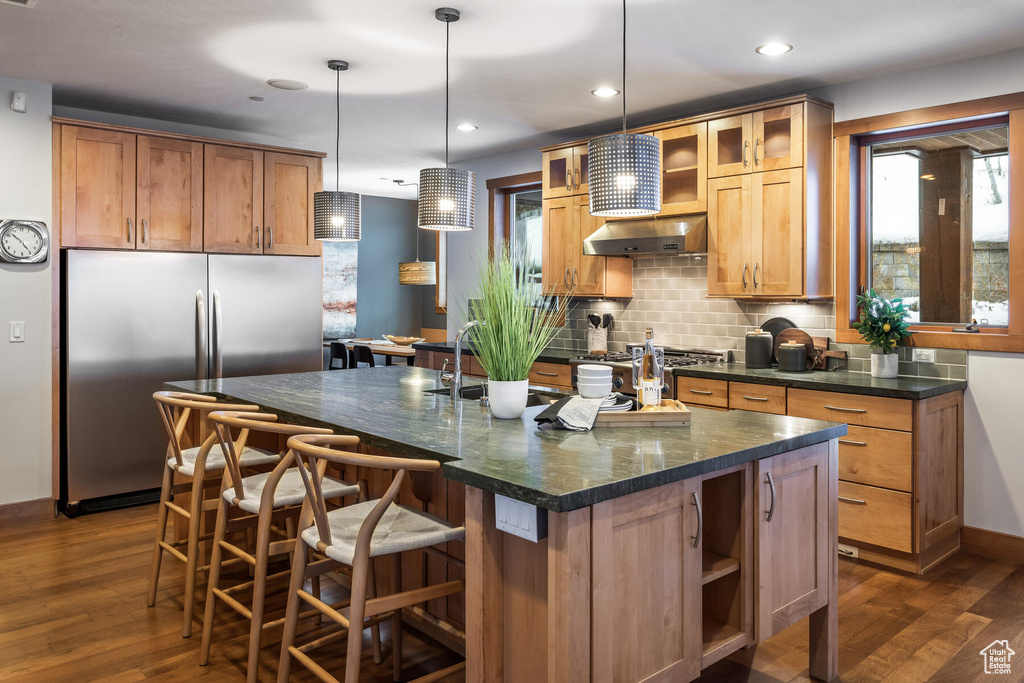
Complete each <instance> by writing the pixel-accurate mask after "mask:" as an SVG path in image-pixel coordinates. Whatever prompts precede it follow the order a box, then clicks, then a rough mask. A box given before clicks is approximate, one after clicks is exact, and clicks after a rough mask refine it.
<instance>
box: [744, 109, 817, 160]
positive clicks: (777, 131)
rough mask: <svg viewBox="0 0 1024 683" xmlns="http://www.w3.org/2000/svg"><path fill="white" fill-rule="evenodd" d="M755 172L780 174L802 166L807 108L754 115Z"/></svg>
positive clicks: (778, 110) (771, 110)
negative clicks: (781, 171) (782, 170)
mask: <svg viewBox="0 0 1024 683" xmlns="http://www.w3.org/2000/svg"><path fill="white" fill-rule="evenodd" d="M753 124H754V128H753V135H754V169H753V170H755V171H777V170H780V169H783V168H796V167H798V166H803V165H804V161H803V155H804V145H803V141H804V105H803V103H802V102H801V103H800V104H791V105H788V106H785V107H775V108H774V109H765V110H764V111H755V112H754V121H753Z"/></svg>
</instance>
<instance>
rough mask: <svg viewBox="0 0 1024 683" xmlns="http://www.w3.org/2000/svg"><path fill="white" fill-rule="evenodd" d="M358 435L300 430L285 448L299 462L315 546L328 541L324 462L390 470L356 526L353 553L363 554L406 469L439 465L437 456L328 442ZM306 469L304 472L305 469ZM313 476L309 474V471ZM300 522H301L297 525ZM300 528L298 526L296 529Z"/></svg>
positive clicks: (424, 469) (349, 442)
mask: <svg viewBox="0 0 1024 683" xmlns="http://www.w3.org/2000/svg"><path fill="white" fill-rule="evenodd" d="M358 443H359V439H358V438H356V437H354V436H341V435H331V436H318V435H315V434H304V435H301V436H293V437H291V438H290V439H288V448H289V449H290V450H291V452H293V453H294V454H295V457H296V458H298V460H299V462H300V464H301V465H302V466H301V467H300V468H299V472H300V473H301V475H302V483H303V484H304V485H305V486H306V502H307V503H308V504H309V506H310V508H311V510H312V515H313V521H314V523H315V524H316V528H317V533H318V534H319V536H320V542H319V543H318V544H317V549H318V550H321V551H322V550H323V549H324V548H326V547H327V546H329V545H331V525H330V522H329V521H328V519H327V503H326V501H325V500H324V496H323V491H322V487H321V485H320V482H321V480H322V479H323V471H324V469H325V467H326V464H327V463H328V462H330V463H334V464H336V465H353V466H355V467H370V468H374V469H382V470H384V469H386V470H394V471H395V477H394V479H393V480H392V482H391V486H389V487H388V490H387V491H386V492H385V493H384V495H383V496H382V497H381V499H380V500H379V501H377V505H375V506H374V508H373V510H372V511H371V512H370V514H369V515H367V516H366V518H365V519H364V520H363V524H362V526H360V527H359V535H358V536H357V538H356V552H355V555H356V557H357V558H358V557H366V556H367V555H368V554H369V551H370V539H372V538H373V532H374V530H376V528H377V524H378V522H380V519H381V517H383V516H384V513H385V512H386V511H387V509H388V507H389V506H390V505H391V503H393V502H394V500H395V498H396V497H397V496H398V491H399V489H401V488H402V482H403V481H404V480H405V477H406V472H407V471H410V470H411V471H413V472H433V471H434V470H437V469H439V468H440V467H441V463H439V462H438V461H437V460H426V459H420V458H395V457H391V456H384V455H370V454H364V453H353V452H351V451H342V450H334V449H332V448H331V446H350V447H351V446H355V445H356V444H358ZM307 470H308V472H307ZM314 472H315V473H317V474H316V476H310V474H311V473H314ZM300 526H301V525H300ZM300 531H301V529H300Z"/></svg>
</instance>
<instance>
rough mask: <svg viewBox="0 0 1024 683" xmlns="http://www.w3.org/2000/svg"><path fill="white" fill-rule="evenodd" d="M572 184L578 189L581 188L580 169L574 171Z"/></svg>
mask: <svg viewBox="0 0 1024 683" xmlns="http://www.w3.org/2000/svg"><path fill="white" fill-rule="evenodd" d="M572 178H573V180H572V184H573V187H575V188H576V189H577V190H578V189H580V169H578V168H577V169H576V170H575V171H573V172H572Z"/></svg>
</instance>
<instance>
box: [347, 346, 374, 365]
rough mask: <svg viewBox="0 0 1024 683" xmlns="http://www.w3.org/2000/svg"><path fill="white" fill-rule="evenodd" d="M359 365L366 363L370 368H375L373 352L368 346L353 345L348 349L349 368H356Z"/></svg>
mask: <svg viewBox="0 0 1024 683" xmlns="http://www.w3.org/2000/svg"><path fill="white" fill-rule="evenodd" d="M360 363H366V364H367V366H369V367H371V368H374V367H377V364H376V363H375V362H374V360H373V350H372V349H371V348H370V347H369V346H364V345H362V344H353V345H352V348H351V349H349V358H348V365H349V367H350V368H358V367H359V364H360Z"/></svg>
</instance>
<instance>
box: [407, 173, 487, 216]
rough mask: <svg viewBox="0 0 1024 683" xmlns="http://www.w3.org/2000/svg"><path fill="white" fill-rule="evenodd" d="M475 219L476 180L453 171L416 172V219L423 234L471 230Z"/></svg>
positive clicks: (472, 176)
mask: <svg viewBox="0 0 1024 683" xmlns="http://www.w3.org/2000/svg"><path fill="white" fill-rule="evenodd" d="M475 215H476V176H475V174H474V173H473V172H472V171H463V170H460V169H457V168H424V169H422V170H421V171H420V187H419V215H418V220H417V224H418V225H419V227H421V228H423V229H424V230H453V231H454V230H472V229H473V220H474V218H475Z"/></svg>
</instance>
